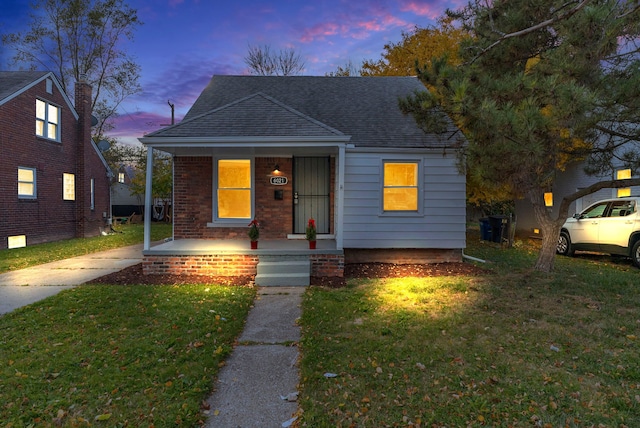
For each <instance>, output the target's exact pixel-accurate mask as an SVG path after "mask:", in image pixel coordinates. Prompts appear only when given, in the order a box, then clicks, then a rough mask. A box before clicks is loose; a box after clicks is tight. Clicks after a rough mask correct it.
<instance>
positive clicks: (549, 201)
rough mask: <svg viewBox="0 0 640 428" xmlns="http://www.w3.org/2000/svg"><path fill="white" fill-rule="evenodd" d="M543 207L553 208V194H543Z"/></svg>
mask: <svg viewBox="0 0 640 428" xmlns="http://www.w3.org/2000/svg"><path fill="white" fill-rule="evenodd" d="M544 206H545V207H552V206H553V192H545V194H544Z"/></svg>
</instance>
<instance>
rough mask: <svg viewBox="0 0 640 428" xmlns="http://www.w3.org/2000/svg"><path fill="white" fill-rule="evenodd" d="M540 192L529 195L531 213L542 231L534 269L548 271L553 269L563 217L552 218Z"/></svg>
mask: <svg viewBox="0 0 640 428" xmlns="http://www.w3.org/2000/svg"><path fill="white" fill-rule="evenodd" d="M540 194H541V192H537V193H536V194H533V193H532V194H531V195H530V197H529V200H530V201H531V203H532V205H533V213H534V215H535V217H536V220H537V221H538V224H539V225H540V231H541V232H542V247H541V248H540V252H539V253H538V260H536V264H535V265H534V269H535V270H537V271H539V272H546V273H549V272H551V271H553V266H554V263H555V260H556V248H557V246H558V238H559V237H560V228H561V227H562V225H563V224H564V218H563V219H562V220H559V219H555V220H554V219H552V218H551V213H550V211H549V209H548V208H547V207H546V206H545V204H544V200H543V199H542V198H540V197H539V195H540Z"/></svg>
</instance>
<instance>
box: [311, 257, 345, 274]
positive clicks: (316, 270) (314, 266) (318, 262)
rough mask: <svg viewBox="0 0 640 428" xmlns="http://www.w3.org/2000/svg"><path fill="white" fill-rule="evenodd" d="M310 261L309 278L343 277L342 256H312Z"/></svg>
mask: <svg viewBox="0 0 640 428" xmlns="http://www.w3.org/2000/svg"><path fill="white" fill-rule="evenodd" d="M310 260H311V276H318V277H323V276H337V277H340V278H342V277H343V276H344V254H340V255H336V254H314V255H312V256H310Z"/></svg>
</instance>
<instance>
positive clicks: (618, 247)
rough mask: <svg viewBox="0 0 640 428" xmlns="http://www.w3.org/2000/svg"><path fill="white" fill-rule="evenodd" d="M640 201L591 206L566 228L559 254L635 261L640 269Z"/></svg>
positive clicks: (568, 222)
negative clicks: (613, 256) (580, 253)
mask: <svg viewBox="0 0 640 428" xmlns="http://www.w3.org/2000/svg"><path fill="white" fill-rule="evenodd" d="M638 209H640V197H627V198H617V199H605V200H602V201H598V202H596V203H595V204H593V205H591V206H589V207H588V208H587V209H586V210H584V211H582V212H581V213H579V214H575V215H574V216H573V217H572V218H569V219H567V221H566V222H565V223H564V225H563V226H562V230H561V231H560V238H559V240H558V248H557V249H556V251H557V253H558V254H562V255H565V256H571V255H573V253H574V252H575V251H595V252H599V253H608V254H616V255H621V256H626V257H631V260H632V261H633V264H634V265H635V266H636V267H640V214H639V213H638Z"/></svg>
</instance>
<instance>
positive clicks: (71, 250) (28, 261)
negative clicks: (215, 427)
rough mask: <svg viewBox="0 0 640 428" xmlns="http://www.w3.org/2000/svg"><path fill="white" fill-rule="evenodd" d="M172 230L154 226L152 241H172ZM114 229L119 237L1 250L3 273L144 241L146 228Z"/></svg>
mask: <svg viewBox="0 0 640 428" xmlns="http://www.w3.org/2000/svg"><path fill="white" fill-rule="evenodd" d="M171 227H172V226H171V224H168V223H152V224H151V241H158V240H161V239H164V238H167V237H170V236H171V230H172V229H171ZM114 229H115V230H116V233H111V234H109V235H106V236H94V237H92V238H74V239H66V240H64V241H57V242H47V243H45V244H37V245H30V246H27V247H24V248H14V249H11V250H0V273H3V272H8V271H12V270H17V269H24V268H27V267H30V266H35V265H40V264H43V263H49V262H54V261H57V260H63V259H68V258H70V257H76V256H82V255H85V254H90V253H95V252H98V251H104V250H111V249H113V248H120V247H125V246H127V245H134V244H140V243H142V241H143V239H144V225H142V224H126V225H116V226H114Z"/></svg>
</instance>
